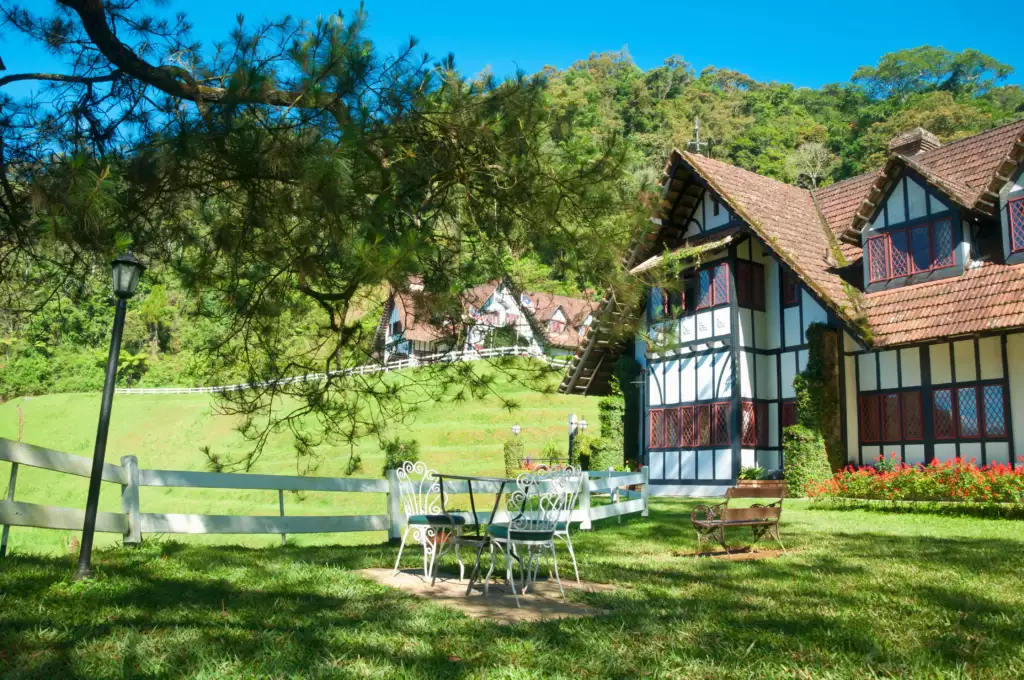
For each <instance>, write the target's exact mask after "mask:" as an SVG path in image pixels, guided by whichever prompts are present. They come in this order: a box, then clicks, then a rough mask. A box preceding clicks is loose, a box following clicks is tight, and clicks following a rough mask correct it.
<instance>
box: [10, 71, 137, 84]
mask: <svg viewBox="0 0 1024 680" xmlns="http://www.w3.org/2000/svg"><path fill="white" fill-rule="evenodd" d="M121 75H122V73H121V71H113V72H111V73H108V74H106V75H102V76H75V75H65V74H63V73H15V74H12V75H9V76H4V77H3V78H0V87H3V86H4V85H7V84H9V83H16V82H18V81H19V80H48V81H50V82H54V83H78V84H80V85H95V84H96V83H110V82H113V81H115V80H117V79H118V78H120V77H121Z"/></svg>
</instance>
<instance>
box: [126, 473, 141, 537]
mask: <svg viewBox="0 0 1024 680" xmlns="http://www.w3.org/2000/svg"><path fill="white" fill-rule="evenodd" d="M121 467H122V468H123V469H124V472H125V476H126V477H128V483H127V484H122V485H121V511H122V512H123V513H125V514H126V515H128V531H126V532H125V534H124V538H123V539H122V542H123V543H124V544H125V545H136V546H137V545H139V544H141V543H142V524H141V521H142V520H141V512H140V510H139V459H138V458H136V457H135V456H121Z"/></svg>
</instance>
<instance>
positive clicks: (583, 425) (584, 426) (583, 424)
mask: <svg viewBox="0 0 1024 680" xmlns="http://www.w3.org/2000/svg"><path fill="white" fill-rule="evenodd" d="M580 429H581V430H586V429H587V419H586V418H583V419H582V420H580Z"/></svg>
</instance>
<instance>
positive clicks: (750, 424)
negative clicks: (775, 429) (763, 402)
mask: <svg viewBox="0 0 1024 680" xmlns="http://www.w3.org/2000/svg"><path fill="white" fill-rule="evenodd" d="M742 415H743V417H742V424H741V427H742V433H743V434H742V436H741V438H740V442H741V443H742V444H743V446H757V416H756V410H755V408H754V402H752V401H744V402H743V414H742Z"/></svg>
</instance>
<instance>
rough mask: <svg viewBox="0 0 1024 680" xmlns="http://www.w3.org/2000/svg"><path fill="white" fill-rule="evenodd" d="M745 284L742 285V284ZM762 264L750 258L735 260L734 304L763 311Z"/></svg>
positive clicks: (763, 286) (764, 306) (763, 283)
mask: <svg viewBox="0 0 1024 680" xmlns="http://www.w3.org/2000/svg"><path fill="white" fill-rule="evenodd" d="M744 283H745V284H746V285H742V284H744ZM765 298H766V295H765V280H764V265H763V264H761V263H760V262H754V261H752V260H736V304H737V305H738V306H739V307H742V308H744V309H752V310H754V311H758V312H763V311H765V309H766V305H765Z"/></svg>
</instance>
